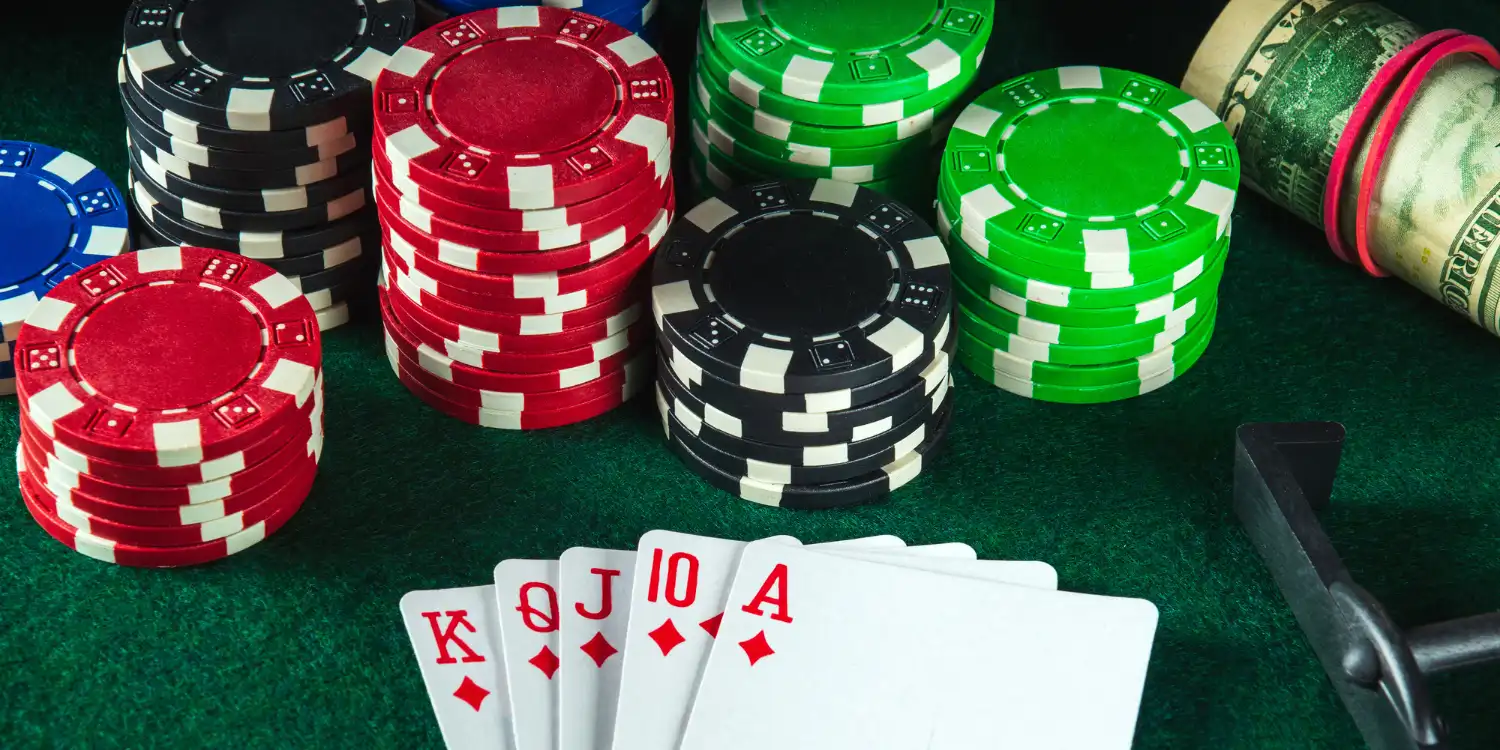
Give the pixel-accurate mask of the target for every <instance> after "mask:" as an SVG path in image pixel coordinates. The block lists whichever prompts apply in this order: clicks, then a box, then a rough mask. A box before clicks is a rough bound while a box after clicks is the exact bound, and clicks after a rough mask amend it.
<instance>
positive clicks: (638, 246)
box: [383, 202, 676, 299]
mask: <svg viewBox="0 0 1500 750" xmlns="http://www.w3.org/2000/svg"><path fill="white" fill-rule="evenodd" d="M675 208H676V206H675V202H672V203H668V204H667V211H666V212H663V213H658V214H657V218H656V221H654V222H653V223H652V224H651V226H648V227H646V231H645V233H644V234H642V235H640V236H637V237H635V238H633V239H631V241H630V244H628V245H626V246H625V247H624V248H622V249H620V250H618V251H616V252H614V253H612V254H610V255H606V256H605V257H603V258H600V259H599V260H596V261H594V262H592V263H589V264H587V265H583V266H578V267H576V268H570V269H568V270H565V271H550V272H547V273H531V274H491V273H480V272H477V271H471V270H469V269H466V268H459V267H457V266H451V265H448V264H447V263H444V262H442V261H439V260H434V259H432V258H429V257H427V256H426V255H423V254H421V253H418V252H417V251H416V249H415V248H413V247H412V246H411V243H409V242H407V241H406V240H405V239H403V238H402V237H401V235H399V234H395V233H389V232H388V233H386V235H385V242H384V243H383V244H384V250H385V257H386V262H388V263H392V264H394V265H395V266H397V267H398V268H400V269H401V270H402V271H403V272H405V273H407V274H408V275H409V274H411V273H412V272H413V271H416V272H419V273H423V274H425V275H427V276H430V277H432V278H433V279H434V280H435V281H437V282H438V283H440V284H444V285H448V286H453V287H458V288H461V289H464V290H466V291H469V292H474V293H478V294H485V295H491V296H495V297H504V298H507V299H544V298H548V297H561V296H565V295H568V294H572V293H573V292H578V291H582V290H586V289H593V288H595V287H597V286H598V285H599V284H601V283H603V282H605V281H607V280H609V279H612V278H616V277H618V276H620V275H621V274H625V273H630V272H632V271H634V270H636V269H639V268H641V267H642V266H644V265H645V264H646V262H647V261H649V260H650V258H651V253H652V252H654V251H655V250H656V247H657V245H659V244H661V238H662V237H663V236H665V235H666V233H667V228H668V227H670V226H671V224H672V216H673V211H674V209H675Z"/></svg>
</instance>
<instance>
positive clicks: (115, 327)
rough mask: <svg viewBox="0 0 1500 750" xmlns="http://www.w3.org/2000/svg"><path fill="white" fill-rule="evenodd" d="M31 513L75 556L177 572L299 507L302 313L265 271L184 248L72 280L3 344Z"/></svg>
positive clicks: (310, 329)
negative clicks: (11, 372)
mask: <svg viewBox="0 0 1500 750" xmlns="http://www.w3.org/2000/svg"><path fill="white" fill-rule="evenodd" d="M15 363H16V369H17V373H16V385H17V396H18V398H19V401H20V418H21V429H20V440H19V443H18V444H17V446H16V469H17V472H18V474H19V481H20V485H21V497H22V499H23V501H24V504H25V506H26V509H27V510H28V511H29V512H30V513H31V516H32V518H33V519H34V520H35V521H36V522H37V523H38V524H39V525H40V526H41V527H42V528H43V529H45V530H46V532H47V533H48V534H49V535H51V536H52V537H53V538H55V539H57V540H58V541H60V542H62V543H63V544H65V545H67V546H68V547H69V548H71V549H73V550H75V551H77V552H78V553H80V554H83V555H86V556H88V557H93V558H95V559H98V560H103V561H106V562H111V563H115V564H117V565H125V566H131V567H150V568H157V567H181V566H185V565H198V564H202V563H207V562H212V561H214V560H219V559H222V558H225V557H228V556H230V555H233V554H236V553H238V552H241V551H243V550H245V549H247V548H249V547H251V546H254V545H256V544H258V543H260V542H261V541H263V540H264V539H266V537H267V536H269V535H270V534H272V533H274V532H275V531H276V530H277V529H279V528H280V527H281V526H282V525H284V524H285V523H286V522H287V521H288V520H289V519H291V518H292V516H294V515H295V514H296V513H297V511H298V509H299V508H301V507H302V504H303V501H304V500H305V499H306V498H307V496H308V493H309V492H310V491H311V489H312V484H313V481H314V479H315V477H316V475H317V470H318V460H319V459H320V458H321V456H322V450H323V351H322V339H321V338H320V336H319V332H318V316H317V314H316V313H315V312H314V311H313V309H312V306H311V305H309V304H308V302H307V300H306V299H304V298H303V296H302V294H300V293H299V290H298V289H297V287H296V286H294V285H293V284H292V283H291V282H290V281H289V280H288V279H287V278H286V277H285V276H282V275H281V274H279V273H277V272H276V271H274V270H273V269H271V268H270V267H268V266H266V265H264V264H261V263H257V262H255V261H251V260H246V259H245V258H242V257H240V256H238V255H235V254H232V253H225V252H221V251H218V250H208V249H205V248H196V247H178V246H170V247H158V248H146V249H143V250H140V251H137V252H134V253H126V254H124V255H121V256H118V257H114V258H109V259H107V260H103V261H100V262H98V263H96V264H94V265H91V266H89V267H87V268H84V269H81V270H79V271H78V272H77V273H75V274H73V276H71V277H70V278H68V279H67V280H65V281H63V282H61V283H60V284H58V285H57V286H56V287H55V288H53V289H52V291H51V292H50V293H49V294H48V295H47V296H46V297H43V298H42V299H41V300H39V301H38V302H37V303H36V306H35V309H34V310H33V311H32V313H31V315H29V316H28V317H27V318H26V323H25V325H23V326H22V327H21V332H20V338H19V339H18V340H17V342H16V359H15Z"/></svg>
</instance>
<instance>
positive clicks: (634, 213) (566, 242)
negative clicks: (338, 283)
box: [374, 182, 670, 253]
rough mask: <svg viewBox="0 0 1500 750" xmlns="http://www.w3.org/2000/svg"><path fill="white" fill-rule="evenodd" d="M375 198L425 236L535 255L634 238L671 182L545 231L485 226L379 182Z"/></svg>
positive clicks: (382, 208)
mask: <svg viewBox="0 0 1500 750" xmlns="http://www.w3.org/2000/svg"><path fill="white" fill-rule="evenodd" d="M374 192H375V202H376V205H377V206H378V207H379V208H380V213H381V216H386V215H388V214H396V215H398V216H400V217H401V218H402V219H404V220H406V223H408V224H410V225H412V226H414V227H417V228H418V229H420V230H422V233H423V234H426V235H429V236H432V237H435V238H437V239H439V240H446V241H448V242H456V243H458V244H460V245H468V246H469V247H473V248H475V249H478V250H483V251H485V252H497V253H536V252H545V251H548V250H560V249H564V248H569V247H573V246H574V245H582V244H588V243H592V242H595V241H597V240H599V239H601V238H603V237H606V236H609V235H618V234H619V233H620V232H624V234H625V236H626V237H634V236H636V235H638V234H640V233H641V232H643V231H645V227H646V225H647V224H649V223H650V222H651V219H652V218H653V217H655V216H656V213H657V211H658V210H659V209H660V208H661V207H662V204H663V203H665V202H666V198H667V195H669V194H670V193H668V192H667V186H665V185H664V186H662V187H661V188H659V189H653V190H648V191H646V192H642V193H639V194H637V195H634V196H630V197H629V198H628V199H627V200H626V201H625V203H624V205H622V206H620V207H619V208H618V209H616V210H614V211H611V212H609V213H607V214H604V215H603V216H599V217H597V218H594V219H590V220H589V221H587V222H585V223H583V224H573V225H570V226H566V227H561V228H558V229H543V230H541V231H529V230H525V231H518V232H512V231H502V230H496V229H485V228H483V227H476V226H472V225H470V224H466V223H464V222H462V221H459V220H455V219H453V218H451V217H448V216H446V215H444V214H442V213H440V212H437V211H429V210H428V209H425V208H422V207H421V206H419V205H417V204H415V203H412V202H411V201H407V200H403V199H402V198H401V196H400V194H399V193H397V192H396V191H395V190H394V189H392V188H390V187H389V186H386V185H383V184H380V183H379V182H377V183H376V184H375V191H374Z"/></svg>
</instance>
